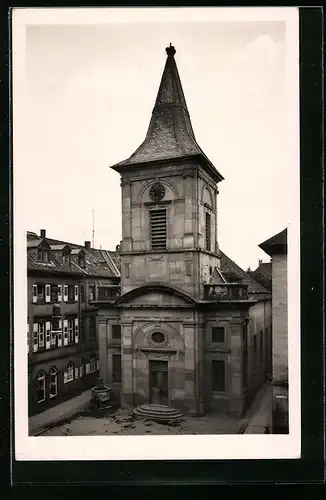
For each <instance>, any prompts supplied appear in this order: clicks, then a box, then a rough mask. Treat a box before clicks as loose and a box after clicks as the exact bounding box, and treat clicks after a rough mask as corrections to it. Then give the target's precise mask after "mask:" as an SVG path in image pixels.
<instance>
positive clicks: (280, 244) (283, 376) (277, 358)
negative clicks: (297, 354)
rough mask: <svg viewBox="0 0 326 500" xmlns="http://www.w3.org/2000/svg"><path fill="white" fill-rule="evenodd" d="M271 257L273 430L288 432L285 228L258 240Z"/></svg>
mask: <svg viewBox="0 0 326 500" xmlns="http://www.w3.org/2000/svg"><path fill="white" fill-rule="evenodd" d="M259 246H260V248H262V250H264V251H265V252H266V253H267V254H268V255H270V256H271V257H272V343H273V350H272V353H273V354H272V356H273V401H272V409H271V413H272V421H273V432H275V433H288V432H289V420H288V419H289V416H288V411H289V410H288V307H287V229H284V230H283V231H281V232H280V233H278V234H276V235H275V236H273V237H272V238H270V239H269V240H267V241H265V242H263V243H261V244H260V245H259Z"/></svg>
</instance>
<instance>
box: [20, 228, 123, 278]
mask: <svg viewBox="0 0 326 500" xmlns="http://www.w3.org/2000/svg"><path fill="white" fill-rule="evenodd" d="M30 235H31V233H27V269H28V270H29V271H47V272H51V273H69V274H72V275H76V276H84V277H85V276H92V277H102V278H117V277H119V276H120V274H119V271H118V270H117V269H116V266H115V264H114V261H113V260H112V259H111V256H110V252H109V251H107V250H97V249H93V248H91V249H87V248H85V247H83V246H82V245H77V244H75V243H68V242H66V241H61V240H55V239H53V238H45V239H44V240H42V239H41V238H40V237H38V236H37V235H36V234H35V233H34V236H33V239H29V238H30ZM35 236H36V238H35ZM42 242H47V243H48V244H49V245H50V261H49V262H40V261H39V260H38V259H37V247H38V245H39V244H41V243H42ZM66 245H68V246H69V247H70V248H71V249H72V252H71V256H70V264H69V263H66V262H65V260H64V258H63V249H64V247H65V246H66ZM81 250H82V251H83V252H84V254H85V268H81V267H79V265H78V254H79V252H80V251H81ZM113 254H115V252H113ZM102 255H105V258H103V257H102Z"/></svg>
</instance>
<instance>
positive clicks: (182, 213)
mask: <svg viewBox="0 0 326 500" xmlns="http://www.w3.org/2000/svg"><path fill="white" fill-rule="evenodd" d="M166 53H167V59H166V64H165V68H164V71H163V75H162V79H161V83H160V86H159V90H158V94H157V98H156V101H155V105H154V109H153V112H152V116H151V119H150V123H149V127H148V131H147V135H146V137H145V140H144V142H143V143H142V144H141V145H140V146H139V148H138V149H137V150H136V151H135V152H134V153H133V154H132V155H131V156H130V157H129V158H128V159H126V160H124V161H121V162H120V163H117V164H116V165H113V166H112V167H111V168H112V169H113V170H115V171H116V172H117V173H118V174H120V177H121V190H122V240H121V245H120V249H119V253H120V261H121V262H120V265H121V291H120V294H119V296H114V297H112V298H111V299H110V298H106V299H105V300H97V301H96V304H94V305H96V307H97V330H98V340H99V358H100V376H101V378H102V379H103V380H104V383H106V384H109V385H110V386H111V388H112V391H113V394H114V396H115V397H117V398H118V399H119V401H120V402H121V406H122V407H123V408H134V407H137V406H139V405H142V404H160V405H167V406H170V407H174V408H177V409H179V410H180V411H182V412H183V413H185V414H192V415H203V414H205V413H207V412H219V413H225V414H229V415H233V416H239V417H240V416H242V415H243V413H244V411H245V409H246V407H247V401H246V395H247V392H248V387H249V385H250V377H251V371H250V369H249V368H248V366H249V365H248V363H249V361H248V358H249V354H248V350H249V339H248V322H249V319H250V317H249V315H250V308H251V307H254V306H255V305H256V304H257V301H256V300H254V299H253V298H252V295H250V293H249V292H248V283H246V280H242V279H239V276H237V275H236V273H232V272H230V273H225V272H223V269H222V268H221V258H222V256H223V254H222V252H221V251H220V249H219V243H218V239H217V234H218V223H217V221H218V217H217V196H218V184H219V183H220V182H221V181H223V176H222V175H221V173H220V172H219V171H218V170H217V169H216V167H215V166H214V165H213V164H212V163H211V161H210V160H209V159H208V157H207V156H206V155H205V153H204V152H203V151H202V150H201V148H200V146H199V145H198V144H197V142H196V139H195V135H194V131H193V128H192V124H191V120H190V116H189V112H188V108H187V104H186V100H185V96H184V93H183V89H182V85H181V81H180V77H179V73H178V69H177V66H176V62H175V53H176V51H175V48H174V47H173V46H171V44H170V46H169V47H168V48H167V49H166ZM265 292H266V290H265ZM266 293H267V294H268V292H266Z"/></svg>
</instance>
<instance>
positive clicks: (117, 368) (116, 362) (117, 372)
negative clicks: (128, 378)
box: [112, 354, 121, 383]
mask: <svg viewBox="0 0 326 500" xmlns="http://www.w3.org/2000/svg"><path fill="white" fill-rule="evenodd" d="M112 382H116V383H120V382H121V355H120V354H113V355H112Z"/></svg>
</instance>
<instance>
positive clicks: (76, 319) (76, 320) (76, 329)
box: [75, 318, 78, 344]
mask: <svg viewBox="0 0 326 500" xmlns="http://www.w3.org/2000/svg"><path fill="white" fill-rule="evenodd" d="M75 344H78V318H75Z"/></svg>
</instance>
